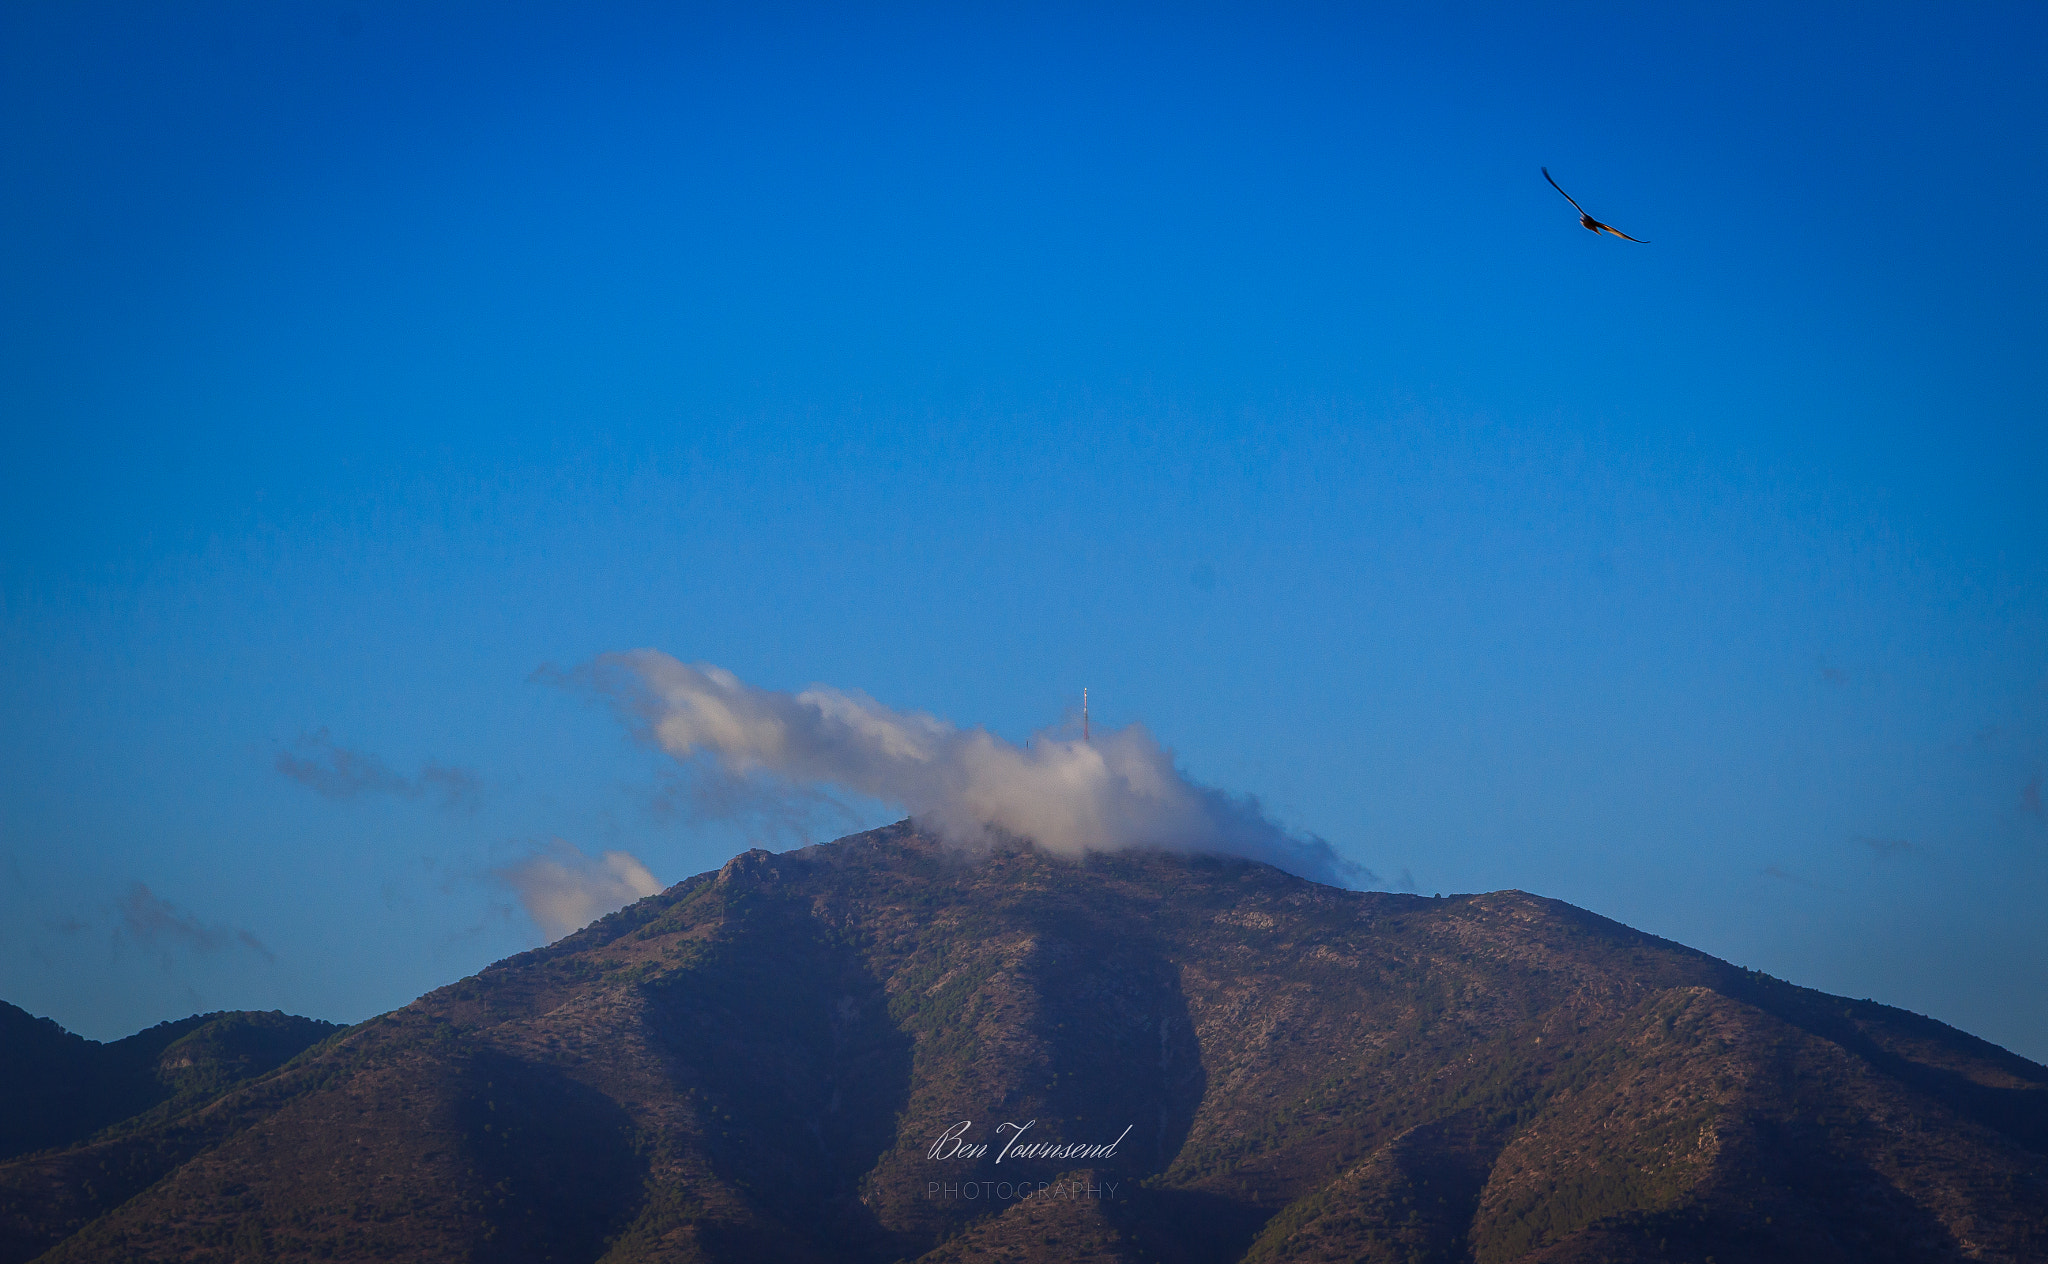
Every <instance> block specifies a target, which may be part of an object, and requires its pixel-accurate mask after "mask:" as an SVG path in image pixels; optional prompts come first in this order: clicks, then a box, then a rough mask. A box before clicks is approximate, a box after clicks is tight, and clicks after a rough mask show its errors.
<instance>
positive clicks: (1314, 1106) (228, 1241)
mask: <svg viewBox="0 0 2048 1264" xmlns="http://www.w3.org/2000/svg"><path fill="white" fill-rule="evenodd" d="M1006 1125H1008V1126H1006ZM1019 1126H1023V1128H1022V1131H1021V1132H1020V1131H1019V1130H1018V1127H1019ZM1006 1145H1007V1146H1008V1150H1007V1152H1005V1146H1006ZM974 1147H985V1149H982V1150H979V1151H977V1150H976V1149H974ZM101 1172H105V1173H120V1174H122V1180H121V1181H119V1182H115V1183H111V1184H96V1183H95V1180H96V1179H97V1178H96V1177H95V1173H101ZM0 1207H6V1208H9V1209H10V1212H9V1215H10V1217H11V1224H12V1225H13V1228H11V1229H10V1230H9V1232H10V1233H11V1234H12V1236H11V1237H9V1239H8V1241H7V1246H6V1250H8V1251H11V1252H12V1254H7V1255H5V1256H0V1258H4V1259H5V1260H19V1259H26V1258H30V1257H32V1256H34V1255H35V1254H36V1252H38V1251H41V1250H43V1249H44V1248H45V1247H47V1248H49V1249H48V1253H47V1254H46V1255H44V1256H43V1257H42V1258H44V1259H46V1260H50V1261H88V1260H90V1261H99V1260H113V1259H119V1260H137V1261H142V1260H174V1259H175V1260H220V1261H231V1260H242V1259H249V1260H256V1259H261V1260H293V1261H296V1260H330V1259H331V1260H370V1259H391V1260H408V1261H411V1260H418V1261H439V1260H448V1261H456V1260H463V1261H484V1262H489V1261H508V1262H509V1261H528V1260H531V1261H544V1260H550V1261H561V1262H567V1261H581V1262H589V1261H597V1260H603V1261H607V1262H611V1264H623V1262H625V1261H643V1260H646V1261H652V1260H677V1261H686V1260H687V1261H695V1260H734V1261H740V1260H746V1261H752V1260H787V1261H802V1262H806V1264H808V1262H823V1261H851V1262H854V1264H880V1262H882V1261H891V1260H909V1259H915V1260H921V1261H927V1262H929V1264H937V1262H939V1261H949V1262H950V1261H959V1262H962V1264H964V1262H967V1261H976V1262H982V1261H996V1260H1017V1261H1034V1260H1046V1261H1050V1260H1093V1261H1162V1262H1165V1264H1175V1262H1180V1264H1202V1262H1208V1261H1217V1262H1221V1261H1237V1260H1244V1261H1268V1260H1270V1261H1283V1260H1284V1261H1301V1260H1332V1261H1334V1260H1367V1261H1382V1260H1383V1261H1403V1262H1408V1261H1424V1260H1444V1261H1452V1260H1455V1261H1474V1262H1476V1264H1504V1262H1506V1261H1531V1262H1534V1261H1542V1262H1545V1264H1564V1262H1577V1261H1588V1262H1590V1261H1596V1260H1606V1261H1636V1260H1686V1261H1696V1262H1700V1264H1705V1262H1706V1261H1722V1262H1728V1264H1732V1262H1734V1261H1795V1260H1796V1261H1802V1262H1805V1261H1877V1260H1897V1261H1909V1260H1910V1261H1919V1260H1963V1259H1972V1260H2012V1261H2020V1260H2041V1259H2048V1068H2043V1067H2041V1066H2038V1065H2036V1064H2034V1063H2032V1062H2029V1061H2027V1060H2025V1059H2023V1058H2019V1057H2016V1056H2014V1055H2013V1054H2010V1053H2007V1052H2005V1051H2004V1050H2001V1049H1999V1048H1997V1047H1995V1046H1993V1045H1990V1044H1988V1043H1986V1042H1984V1041H1981V1040H1977V1039H1975V1038H1973V1037H1971V1036H1968V1035H1966V1034H1964V1033H1962V1032H1959V1031H1956V1030H1954V1029H1953V1028H1949V1027H1946V1026H1943V1025H1942V1024H1940V1023H1937V1022H1933V1021H1931V1020H1929V1019H1925V1018H1921V1017H1917V1016H1915V1015H1912V1014H1908V1013H1904V1012H1902V1011H1900V1010H1896V1009H1892V1008H1889V1007H1887V1006H1883V1005H1877V1004H1873V1003H1871V1002H1868V1001H1850V1000H1844V999H1842V998H1840V997H1834V996H1828V995H1826V994H1824V993H1820V992H1814V991H1810V990H1807V989H1804V988H1798V987H1794V986H1792V985H1790V984H1787V983H1784V982H1781V981H1779V980H1776V979H1772V978H1768V977H1766V976H1763V975H1760V974H1755V973H1752V972H1749V971H1745V970H1742V969H1739V968H1737V967H1735V966H1731V965H1729V964H1727V963H1725V962H1721V961H1717V960H1715V959H1713V958H1711V957H1708V956H1705V955H1703V954H1701V953H1698V952H1694V951H1692V950H1690V949H1687V948H1684V947H1682V946H1680V945H1677V944H1673V943H1670V942H1668V941H1665V940H1661V939H1657V938H1655V937H1653V936H1649V935H1644V934H1640V933H1638V932H1636V931H1633V930H1630V929H1628V928H1627V927H1624V926H1621V925H1618V924H1616V923H1614V922H1610V921H1607V920H1605V919H1602V918H1600V917H1597V916H1594V915H1593V914H1590V913H1587V912H1584V911H1583V910H1580V909H1576V908H1573V907H1571V906H1570V905H1566V904H1561V903H1558V902H1556V901H1553V900H1546V899H1541V898H1538V897H1535V896H1531V895H1525V894H1522V893H1520V892H1515V891H1502V892H1494V893H1492V894H1488V895H1471V896H1455V897H1451V898H1436V899H1429V898H1422V897H1417V896H1407V895H1394V894H1387V893H1382V892H1355V891H1344V890H1338V889H1335V888H1331V887H1326V886H1321V885H1318V884H1316V883H1313V882H1309V881H1306V880H1303V879H1300V878H1295V877H1292V876H1289V875H1288V874H1285V873H1282V872H1280V871H1279V870H1276V869H1273V868H1270V867H1268V866H1265V865H1260V864H1256V863H1252V862H1248V861H1239V860H1228V859H1220V858H1210V857H1189V856H1181V855H1171V854H1166V853H1156V852H1125V853H1118V854H1112V855H1102V856H1096V857H1092V858H1090V859H1089V860H1087V861H1086V862H1082V863H1075V862H1071V861H1066V860H1060V859H1055V858H1052V857H1048V856H1046V855H1043V854H1041V853H1039V852H1037V851H1034V850H1033V849H1031V848H1030V847H1028V846H1018V847H1014V848H1008V849H1000V850H998V851H996V852H994V853H993V854H989V855H986V856H980V857H977V858H973V859H969V858H965V857H962V856H960V855H958V854H956V853H952V852H949V851H948V850H946V849H945V848H943V847H940V846H938V845H936V844H935V843H933V842H931V841H930V840H928V839H926V838H923V837H921V836H920V835H919V834H918V833H917V831H916V830H915V829H914V828H913V827H912V826H911V825H910V824H909V823H903V824H899V825H895V826H891V827H888V828H885V829H881V830H876V831H872V832H870V833H866V834H858V835H854V836H852V837H850V838H846V839H842V840H840V841H839V842H836V843H831V844H827V845H824V846H819V847H811V848H806V849H804V850H802V851H797V852H789V853H785V854H782V855H771V854H769V853H767V852H763V851H753V852H748V853H746V854H744V855H742V856H738V857H735V858H734V859H733V860H732V861H731V862H730V863H728V864H727V865H726V866H725V867H724V868H723V869H721V870H719V871H718V872H717V873H715V874H703V875H699V876H698V877H695V878H692V879H689V880H688V881H685V882H682V883H680V884H678V885H676V886H675V887H672V888H670V889H669V890H668V891H665V892H663V893H662V894H660V895H657V896H653V897H650V898H648V899H646V900H642V901H641V902H639V903H638V904H635V905H633V906H631V907H629V908H627V909H625V910H623V911H621V912H619V913H616V914H613V915H612V916H610V917H607V918H605V919H603V920H602V921H599V922H597V923H595V924H593V925H592V926H590V927H588V928H586V929H585V930H583V931H580V932H578V933H577V934H574V935H571V936H569V937H568V938H566V939H563V940H561V941H559V942H557V943H555V944H551V945H549V946H548V947H546V948H542V949H538V950H536V951H533V952H529V953H524V954H522V955H520V956H517V957H513V958H510V959H508V960H506V961H503V962H500V963H498V964H497V965H494V966H492V967H490V968H489V969H487V970H485V971H483V972H482V973H480V974H478V975H476V976H473V977H471V978H467V979H464V980H462V981H460V982H458V983H455V984H453V985H451V986H449V987H446V988H443V989H441V990H439V991H437V992H434V993H431V994H429V995H427V996H424V997H422V998H420V999H419V1000H418V1001H415V1002H414V1003H413V1004H411V1005H408V1006H406V1007H405V1008H403V1009H400V1010H397V1011H395V1012H393V1013H390V1014H386V1015H383V1016H382V1017H380V1018H376V1019H373V1020H371V1021H369V1022H367V1023H364V1024H362V1025H361V1026H358V1027H355V1028H352V1029H350V1030H349V1031H348V1032H346V1033H345V1034H343V1035H340V1036H337V1037H334V1038H331V1039H329V1040H326V1041H324V1042H323V1043H321V1044H319V1045H317V1046H315V1047H313V1048H311V1049H309V1050H307V1051H306V1052H305V1053H303V1054H301V1055H299V1056H298V1057H297V1058H296V1059H294V1060H293V1061H291V1062H289V1063H286V1064H285V1065H283V1066H282V1067H279V1068H277V1069H275V1070H271V1071H269V1072H267V1073H265V1074H260V1075H257V1076H256V1077H255V1078H253V1079H250V1080H247V1081H245V1082H243V1083H241V1084H239V1085H238V1086H236V1087H232V1088H230V1089H229V1090H228V1091H226V1092H225V1093H222V1094H220V1095H219V1096H217V1097H214V1098H212V1099H211V1100H208V1101H205V1102H203V1103H200V1104H197V1105H193V1106H190V1107H186V1108H182V1109H176V1110H168V1111H165V1110H162V1108H159V1111H158V1113H155V1114H151V1115H148V1116H145V1117H144V1118H142V1119H140V1120H138V1121H136V1122H135V1124H134V1125H133V1126H131V1127H124V1128H121V1129H116V1130H114V1131H112V1132H108V1133H103V1134H101V1135H99V1136H97V1137H95V1138H94V1139H92V1140H90V1141H87V1142H85V1143H84V1144H82V1145H79V1146H75V1147H73V1148H71V1149H67V1150H61V1151H56V1152H46V1153H43V1154H39V1155H33V1156H27V1157H22V1158H17V1159H15V1160H13V1161H12V1162H10V1163H7V1164H5V1165H0Z"/></svg>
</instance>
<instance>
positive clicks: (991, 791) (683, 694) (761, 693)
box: [580, 650, 1371, 881]
mask: <svg viewBox="0 0 2048 1264" xmlns="http://www.w3.org/2000/svg"><path fill="white" fill-rule="evenodd" d="M580 675H581V677H582V678H583V679H585V680H587V681H589V682H590V683H592V684H594V685H595V686H596V687H597V688H598V689H599V690H600V691H602V692H603V693H605V694H606V695H607V696H609V697H610V698H612V699H613V700H614V701H615V702H616V703H617V704H618V705H619V706H621V707H622V708H624V709H626V710H628V711H629V712H630V713H632V714H634V715H636V716H637V717H638V718H639V719H640V720H641V721H642V722H643V723H644V725H645V727H646V733H647V735H648V737H649V738H650V739H651V740H652V741H654V742H655V743H657V744H658V745H660V746H661V747H662V748H663V749H664V750H666V751H668V752H669V753H670V754H671V755H673V756H675V757H676V758H677V759H679V760H689V759H693V758H696V757H699V756H700V755H702V756H708V757H710V758H711V759H713V760H715V761H716V762H717V764H718V765H719V766H720V768H722V769H723V770H724V771H725V772H727V773H730V774H734V775H740V776H746V775H761V774H766V775H769V776H772V777H775V778H781V779H783V780H785V781H786V782H789V783H793V785H794V786H796V787H804V786H811V785H816V784H820V783H823V784H829V785H832V786H836V787H838V788H840V789H843V790H848V791H852V792H853V793H855V794H861V795H866V796H869V797H871V798H875V799H880V800H883V801H884V802H889V803H895V804H900V805H902V806H903V807H904V808H907V809H908V810H909V811H910V813H911V814H912V815H913V816H915V817H916V818H917V819H918V820H919V821H920V822H921V823H922V824H924V825H925V826H927V827H928V828H932V829H934V830H936V831H937V832H938V833H940V834H941V835H942V836H944V837H945V838H947V839H948V840H950V841H952V842H954V843H957V844H973V843H977V842H981V841H984V840H986V839H987V838H988V837H990V836H991V835H992V834H1008V835H1014V836H1019V837H1024V838H1029V839H1031V840H1032V841H1033V842H1035V843H1036V844H1037V845H1038V846H1040V847H1042V848H1045V849H1046V850H1048V851H1051V852H1055V853H1058V854H1062V855H1068V856H1077V855H1079V854H1081V853H1083V852H1086V851H1091V850H1094V851H1107V850H1115V849H1118V848H1124V847H1162V848H1168V849H1172V850H1176V851H1189V852H1214V853H1222V854H1227V855H1235V856H1246V857H1250V858H1252V859H1255V860H1263V861H1267V862H1269V863H1271V864H1275V865H1278V866H1280V867H1281V868H1283V869H1288V870H1290V871H1292V872H1295V873H1299V874H1302V875H1304V876H1307V877H1313V878H1317V879H1321V880H1324V881H1342V880H1346V879H1349V878H1356V877H1363V878H1365V879H1366V880H1368V881H1369V880H1371V875H1369V874H1366V873H1365V872H1364V871H1362V870H1360V869H1358V868H1357V867H1356V866H1355V865H1352V864H1350V863H1349V862H1347V861H1345V860H1344V859H1343V858H1342V857H1340V856H1338V855H1337V853H1336V851H1335V850H1334V849H1333V848H1331V846H1330V845H1329V844H1328V843H1326V842H1324V841H1323V840H1322V839H1320V838H1316V837H1314V836H1313V835H1305V834H1299V833H1295V832H1292V831H1289V830H1287V829H1284V828H1282V827H1281V826H1280V825H1278V824H1276V823H1275V822H1274V821H1272V820H1271V819H1270V818H1268V817H1267V816H1266V815H1265V813H1264V811H1263V810H1262V809H1261V808H1260V806H1259V803H1258V801H1257V800H1256V799H1254V798H1252V797H1251V796H1249V795H1232V794H1229V793H1226V792H1225V791H1222V790H1218V789H1215V788H1213V787H1209V786H1202V785H1197V784H1195V783H1194V782H1191V781H1189V780H1188V779H1187V778H1186V777H1185V776H1183V775H1182V774H1181V772H1180V770H1179V769H1178V768H1176V767H1174V762H1173V753H1172V752H1171V751H1169V750H1167V749H1166V748H1165V747H1163V746H1161V745H1160V744H1159V743H1158V742H1157V741H1155V740H1154V739H1153V737H1152V735H1151V734H1150V733H1148V732H1147V731H1146V730H1145V729H1144V727H1143V726H1141V725H1131V726H1130V727H1128V728H1123V729H1118V730H1115V731H1111V732H1103V733H1097V734H1095V735H1094V740H1093V741H1087V742H1084V741H1081V740H1079V739H1078V738H1075V737H1072V736H1063V735H1060V734H1055V733H1050V732H1045V733H1039V734H1037V735H1035V736H1034V737H1033V738H1032V740H1031V741H1030V742H1029V743H1028V744H1027V745H1025V746H1017V745H1014V744H1012V743H1010V742H1007V741H1004V740H1003V739H1002V738H999V737H996V736H995V735H993V734H991V733H989V732H988V731H987V730H985V729H981V728H974V729H961V728H957V727H955V726H954V725H952V724H948V723H946V722H945V721H943V720H940V719H937V718H935V717H933V716H930V715H926V714H923V713H921V712H902V711H894V710H891V709H890V708H888V707H885V706H882V705H881V704H880V703H878V702H876V701H874V700H873V699H871V698H868V697H866V696H864V695H861V694H858V693H848V692H844V691H842V690H838V689H832V688H828V687H826V686H822V685H820V686H813V687H811V688H809V689H806V690H804V691H803V692H802V693H783V692H779V691H775V690H768V689H757V688H755V687H753V686H751V685H748V684H746V683H745V682H744V681H742V680H740V679H739V678H738V677H737V676H734V675H733V674H732V673H731V672H729V671H726V670H724V669H723V668H720V667H714V666H711V665H709V664H701V663H700V664H696V665H691V664H687V663H683V662H679V661H678V660H676V659H674V658H672V657H670V656H669V655H667V654H663V653H660V652H659V651H656V650H635V651H633V652H631V653H627V654H614V655H607V656H606V657H604V658H601V659H599V660H598V661H597V662H596V663H595V664H594V665H593V666H592V667H591V669H590V670H589V671H588V672H587V673H581V674H580Z"/></svg>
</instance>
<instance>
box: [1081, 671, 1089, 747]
mask: <svg viewBox="0 0 2048 1264" xmlns="http://www.w3.org/2000/svg"><path fill="white" fill-rule="evenodd" d="M1081 740H1082V741H1084V742H1085V741H1087V740H1088V686H1086V685H1082V686H1081Z"/></svg>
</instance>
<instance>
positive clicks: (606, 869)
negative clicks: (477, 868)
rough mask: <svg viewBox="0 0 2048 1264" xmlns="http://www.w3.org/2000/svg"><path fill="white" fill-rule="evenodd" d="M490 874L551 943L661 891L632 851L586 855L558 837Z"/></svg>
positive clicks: (659, 886) (651, 875) (659, 884)
mask: <svg viewBox="0 0 2048 1264" xmlns="http://www.w3.org/2000/svg"><path fill="white" fill-rule="evenodd" d="M491 876H492V877H494V878H495V879H497V880H498V881H499V882H501V883H503V884H504V885H506V886H507V887H510V888H511V889H512V892H513V894H514V895H516V896H518V897H519V903H520V906H521V907H522V908H524V909H525V910H526V915H527V916H528V917H531V918H532V919H533V924H534V925H536V926H538V927H540V930H541V933H542V934H543V935H546V936H547V937H548V940H549V942H553V941H554V940H557V939H560V938H561V937H562V936H564V935H566V934H568V933H570V932H571V931H575V930H581V929H582V928H583V927H585V926H588V925H590V923H592V922H593V921H596V920H597V919H598V918H600V917H603V916H604V915H605V914H607V913H613V912H617V911H618V910H619V909H622V908H624V907H625V906H626V905H628V904H631V903H632V902H633V901H635V900H639V899H644V898H646V897H647V896H650V895H653V894H655V893H656V892H658V891H660V890H661V883H659V882H657V881H655V878H654V875H653V874H652V873H649V872H648V870H647V866H646V865H644V864H642V863H640V859H639V857H637V856H635V855H633V854H632V853H631V852H624V851H608V852H605V853H604V854H603V855H601V856H587V855H585V854H584V853H583V852H582V850H581V849H579V848H578V847H576V845H575V844H573V843H569V842H565V841H564V840H562V839H559V838H558V839H556V840H555V841H554V842H553V843H552V844H550V845H549V847H548V849H547V850H546V851H543V852H539V853H537V854H535V855H531V856H528V857H526V858H525V859H523V860H518V861H514V862H513V863H512V864H509V865H503V866H500V867H499V868H497V869H494V870H492V871H491Z"/></svg>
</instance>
